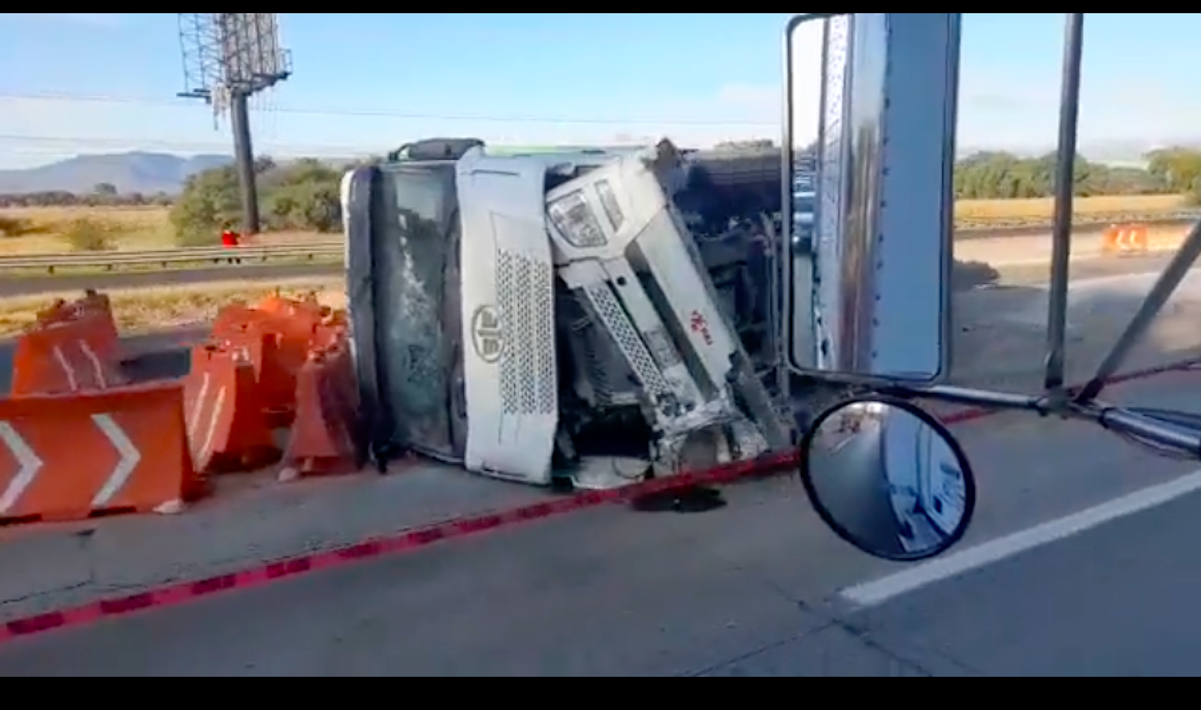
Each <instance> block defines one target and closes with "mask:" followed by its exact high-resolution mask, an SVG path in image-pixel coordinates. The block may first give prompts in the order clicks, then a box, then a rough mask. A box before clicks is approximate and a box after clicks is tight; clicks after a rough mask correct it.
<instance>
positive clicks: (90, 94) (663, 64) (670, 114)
mask: <svg viewBox="0 0 1201 710" xmlns="http://www.w3.org/2000/svg"><path fill="white" fill-rule="evenodd" d="M786 20H787V16H786V15H783V14H771V13H763V14H681V15H660V14H646V15H613V14H578V15H555V14H457V15H456V14H311V15H306V14H284V15H282V17H281V27H282V35H283V44H284V46H286V47H288V48H289V49H291V50H292V52H293V55H294V64H295V70H296V73H295V76H294V77H293V78H292V79H291V80H289V81H288V82H286V83H284V84H282V85H280V86H279V87H277V89H275V90H274V91H273V92H271V93H270V94H269V95H266V96H263V97H261V98H260V99H259V100H258V101H257V102H256V105H257V108H258V110H257V112H256V114H255V130H256V143H257V146H256V147H257V148H258V149H259V151H260V152H261V153H274V154H278V155H297V154H314V155H325V156H346V155H353V154H359V153H366V152H379V151H381V150H384V149H387V148H390V147H394V146H395V145H398V144H400V143H402V142H404V141H406V140H410V139H413V138H416V137H422V136H431V135H477V136H480V137H483V138H485V139H487V140H489V141H490V142H493V143H505V144H520V145H530V144H579V143H612V142H636V141H639V140H644V139H646V138H652V137H657V136H660V135H668V136H670V137H672V138H674V139H676V140H677V141H678V142H680V143H685V144H709V143H713V142H715V141H718V140H723V139H738V138H750V137H776V136H777V135H778V134H779V126H778V116H779V105H780V91H781V90H780V86H781V84H782V82H781V67H780V59H779V57H780V33H781V31H782V28H783V26H784V23H785V22H786ZM1087 26H1088V36H1087V40H1086V55H1087V56H1086V60H1085V71H1086V79H1085V88H1084V94H1085V98H1084V102H1085V103H1084V108H1083V118H1082V126H1081V133H1082V140H1083V141H1084V142H1085V144H1086V145H1087V144H1089V143H1097V142H1101V141H1105V142H1110V141H1137V142H1140V143H1146V144H1156V143H1168V142H1173V141H1180V140H1195V139H1198V138H1201V90H1198V88H1197V87H1198V83H1197V80H1196V78H1195V77H1194V76H1191V74H1192V73H1193V69H1192V68H1193V67H1195V66H1198V65H1199V62H1198V60H1199V59H1201V44H1199V43H1197V42H1196V39H1195V38H1196V37H1198V36H1201V15H1196V14H1189V13H1179V14H1101V13H1097V14H1090V15H1089V16H1088V21H1087ZM1062 35H1063V33H1062V15H1059V14H1045V15H1037V14H973V13H969V14H967V15H965V19H964V44H963V68H962V84H961V86H962V98H961V110H960V138H959V140H960V144H961V145H970V146H981V147H1000V148H1034V147H1043V146H1048V145H1051V144H1052V143H1053V140H1054V133H1055V121H1056V104H1057V101H1058V98H1057V97H1058V78H1059V77H1058V72H1059V66H1060V51H1061V49H1060V46H1061V42H1062ZM0 37H4V41H3V42H0V168H12V167H25V166H30V165H36V164H40V163H46V162H51V161H53V160H57V159H60V158H62V157H64V156H68V155H73V154H76V153H80V152H117V151H124V150H133V149H146V150H155V151H164V152H177V153H195V152H227V151H228V145H229V138H228V131H227V129H226V127H225V126H221V127H220V128H218V129H214V123H213V118H212V114H211V112H210V111H209V110H208V109H207V108H206V107H205V106H204V105H203V104H201V103H199V102H187V101H182V100H178V99H175V98H174V95H175V93H176V92H178V91H179V90H180V89H182V88H183V72H182V68H181V61H180V59H179V46H178V38H177V16H176V15H175V14H173V13H172V14H105V13H92V14H79V13H76V14H57V15H55V14H36V13H23V14H7V15H0Z"/></svg>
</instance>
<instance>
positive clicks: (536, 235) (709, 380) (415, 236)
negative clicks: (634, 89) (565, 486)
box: [343, 139, 789, 488]
mask: <svg viewBox="0 0 1201 710" xmlns="http://www.w3.org/2000/svg"><path fill="white" fill-rule="evenodd" d="M695 167H696V163H695V161H690V160H689V159H687V158H685V157H684V155H683V154H682V153H680V152H679V151H678V150H677V149H676V148H675V147H674V146H673V145H671V144H670V143H667V142H663V143H661V144H659V145H657V146H652V147H647V148H645V149H641V150H634V151H622V152H613V151H604V150H587V151H573V152H568V153H554V152H539V153H529V154H521V153H504V154H493V153H490V152H489V151H488V149H487V147H486V146H485V145H484V144H483V143H482V142H481V141H477V140H473V139H431V140H426V141H421V142H418V143H414V144H410V145H407V146H404V147H402V149H400V150H398V151H395V152H394V153H392V154H391V155H389V159H388V160H387V161H385V162H382V163H380V164H378V165H373V166H367V167H361V168H357V169H355V170H353V171H351V172H350V173H348V174H347V175H346V177H345V179H344V183H343V203H344V204H343V209H344V222H345V228H346V236H347V244H348V246H347V259H346V268H347V282H348V286H349V294H350V301H349V310H350V317H351V321H352V338H353V340H354V352H355V361H356V370H357V374H358V381H359V384H360V389H361V393H360V394H361V400H362V401H363V403H364V409H365V414H366V416H367V419H368V421H369V422H370V440H371V442H372V450H373V452H374V456H375V458H376V459H377V460H381V461H382V460H385V459H387V458H388V457H389V456H391V455H393V454H394V453H395V452H397V451H400V450H407V451H412V452H414V453H418V454H422V455H427V456H431V457H434V458H437V459H440V460H444V461H447V462H451V463H455V464H458V465H461V466H463V467H465V468H467V469H468V470H471V471H475V472H478V473H481V474H484V475H489V476H494V477H499V478H505V479H510V480H517V481H522V482H525V483H531V484H536V485H546V484H548V483H550V482H552V479H554V478H555V477H556V476H565V477H567V478H570V479H571V480H572V481H573V482H574V483H575V484H576V485H582V486H584V487H603V488H607V487H613V486H616V485H622V484H625V483H628V482H629V474H626V473H622V474H620V475H612V476H600V477H599V478H598V477H597V476H582V475H575V474H572V473H571V471H573V470H575V471H580V470H582V469H584V468H587V467H586V466H584V465H583V464H584V463H586V461H587V460H589V459H596V458H597V457H600V458H605V459H614V458H618V457H620V458H634V459H636V460H641V461H643V462H644V463H645V468H639V469H638V470H640V471H642V473H639V474H637V475H639V476H642V475H670V474H671V473H674V472H678V471H679V470H681V469H682V468H687V467H691V466H697V465H711V464H713V463H719V462H722V461H729V460H738V459H743V458H753V457H755V456H758V455H760V454H762V453H763V452H765V451H767V450H771V449H773V448H779V447H782V446H787V445H788V443H789V435H788V433H787V431H786V427H784V426H783V425H781V424H780V423H779V422H778V421H777V417H776V415H775V412H776V407H775V406H774V404H773V402H772V394H770V393H769V392H768V391H767V389H766V387H765V384H764V381H763V379H762V377H761V376H760V375H761V371H762V370H764V369H765V368H764V367H760V366H757V363H760V364H762V360H763V358H764V357H766V358H768V359H770V358H771V357H772V355H773V354H774V351H771V349H770V346H766V345H764V343H763V342H762V337H760V338H759V339H758V340H753V342H752V344H753V347H754V349H755V350H756V351H757V352H756V353H755V356H759V357H758V359H757V358H756V357H755V356H752V354H750V353H749V352H748V350H747V347H746V343H745V342H744V337H752V334H753V333H756V332H759V335H760V336H762V333H763V332H766V331H767V330H770V328H768V327H767V325H766V323H760V324H758V328H756V327H755V326H754V324H753V323H752V324H748V323H743V322H740V320H739V314H738V310H739V305H740V304H741V303H742V302H743V301H745V300H746V298H745V294H744V293H741V292H739V293H733V294H731V293H730V292H729V291H730V284H729V283H728V282H729V281H730V279H729V275H730V273H731V270H732V269H733V271H737V270H738V269H745V268H747V267H746V266H745V263H744V262H745V256H742V257H741V260H737V259H736V260H734V261H733V262H730V261H729V260H723V259H722V258H719V257H716V256H712V255H713V254H716V253H718V252H720V251H721V250H715V249H713V248H712V243H713V242H715V241H720V238H719V237H715V236H714V235H713V234H711V232H719V233H724V232H723V230H721V229H711V228H710V227H712V225H713V222H714V219H713V218H712V217H711V216H710V218H709V219H708V220H707V221H706V219H705V217H703V216H701V217H698V216H697V215H695V214H693V215H685V214H684V213H682V212H681V210H680V209H679V208H678V206H677V204H676V202H675V199H674V198H676V197H679V198H680V199H683V200H685V201H686V200H687V199H688V195H690V194H692V193H695V192H696V190H697V185H696V183H697V176H698V175H699V174H700V173H698V172H697V171H696V170H695ZM771 168H772V170H771V174H772V177H773V178H774V180H775V184H776V185H777V186H778V185H779V177H778V175H779V172H778V162H776V163H774V164H772V165H771ZM721 179H723V178H722V176H720V175H719V176H718V177H717V180H718V181H720V180H721ZM707 181H708V182H707V184H712V183H713V182H714V176H713V174H712V171H710V174H708V175H707ZM690 191H691V192H690ZM777 194H778V192H777ZM777 202H778V198H777ZM701 203H703V204H706V205H708V204H711V203H710V202H707V201H704V200H701ZM722 217H724V218H725V220H726V222H727V224H726V225H725V227H726V228H727V231H728V228H729V227H730V224H729V222H730V221H732V218H731V217H730V216H729V215H722ZM719 219H720V218H719ZM690 223H691V224H692V225H694V226H695V228H696V229H697V230H698V234H702V235H704V240H703V241H705V242H708V243H709V244H708V247H709V248H702V247H701V246H698V241H697V239H694V236H693V228H692V227H690V226H689V224H690ZM706 224H708V225H709V227H706V226H705V225H706ZM740 234H741V232H740ZM727 251H729V250H727ZM706 254H709V255H710V257H709V260H710V261H711V262H715V263H716V262H721V264H720V265H715V266H713V268H712V269H710V267H709V266H708V265H707V262H706ZM769 261H770V260H769ZM731 264H733V266H732V265H731ZM756 266H757V268H760V269H763V270H765V275H766V270H768V269H770V268H772V267H771V266H770V264H768V263H760V264H757V265H756ZM711 271H712V273H711ZM713 274H717V275H719V276H720V277H721V283H722V286H720V287H719V286H718V285H716V284H715V281H714V279H713V278H712V276H713ZM742 276H743V278H742V279H735V280H734V281H738V282H739V284H736V285H739V286H740V287H743V290H745V286H746V285H747V283H751V284H754V283H755V282H756V279H755V278H753V277H749V276H747V275H746V274H743V275H742ZM763 283H764V282H763V278H762V277H761V278H759V279H758V284H759V287H760V288H762V287H763ZM759 296H760V297H759V300H760V301H762V300H763V298H762V294H759ZM739 298H742V299H743V301H739V300H738V299H739ZM752 300H754V297H752ZM750 312H751V313H752V315H750V316H743V319H744V320H745V319H747V318H749V319H750V320H755V319H759V320H765V319H766V318H767V315H766V311H765V310H764V309H763V308H762V307H760V308H759V310H758V311H755V310H754V309H753V308H752V309H751V311H750ZM754 313H757V314H758V315H753V314H754ZM764 348H768V350H769V351H768V352H766V353H764V352H759V351H763V350H764ZM766 369H770V368H766ZM601 468H602V469H604V470H610V469H613V470H616V469H615V468H614V467H613V466H609V465H606V466H602V467H601ZM585 478H587V481H586V482H585V481H584V479H585Z"/></svg>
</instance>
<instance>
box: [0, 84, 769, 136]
mask: <svg viewBox="0 0 1201 710" xmlns="http://www.w3.org/2000/svg"><path fill="white" fill-rule="evenodd" d="M0 100H11V101H47V102H50V101H57V102H65V103H107V104H134V105H138V106H163V107H172V108H183V107H187V108H193V109H194V108H195V106H196V104H195V102H192V101H183V100H171V99H159V98H153V97H137V96H100V95H86V94H50V93H35V94H25V93H22V94H15V93H4V94H0ZM269 112H270V113H282V114H294V115H305V116H337V117H347V118H395V119H405V120H433V121H487V122H492V123H551V124H558V125H580V126H586V125H598V126H635V125H645V126H664V125H666V126H714V127H720V126H747V127H749V126H764V127H768V126H770V127H772V128H778V127H779V124H778V123H774V122H771V121H729V120H725V121H702V120H695V119H684V120H677V119H666V118H658V119H653V118H628V119H625V118H623V119H618V118H591V119H588V118H566V117H563V116H557V117H556V116H541V117H539V116H498V115H492V116H489V115H486V114H437V113H407V112H397V111H385V110H371V109H321V108H308V107H296V106H277V107H272V108H271V109H269Z"/></svg>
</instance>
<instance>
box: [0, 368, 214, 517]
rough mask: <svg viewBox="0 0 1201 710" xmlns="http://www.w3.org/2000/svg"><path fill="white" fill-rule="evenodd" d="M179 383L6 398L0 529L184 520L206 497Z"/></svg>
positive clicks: (0, 429)
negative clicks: (169, 516)
mask: <svg viewBox="0 0 1201 710" xmlns="http://www.w3.org/2000/svg"><path fill="white" fill-rule="evenodd" d="M182 407H183V390H182V388H181V387H180V385H179V384H178V383H174V382H173V383H170V384H155V385H147V386H135V387H126V388H121V389H113V390H107V391H104V392H91V393H85V394H72V395H48V396H35V397H14V398H11V399H0V451H3V453H0V524H14V523H24V522H39V521H66V520H80V519H84V518H89V517H96V516H97V515H104V514H115V513H126V512H159V513H175V512H178V511H179V510H181V509H182V508H183V505H184V504H185V503H186V502H188V501H191V500H194V499H196V498H197V497H199V496H200V495H202V494H203V492H204V487H203V483H202V481H201V480H200V479H199V478H198V477H197V476H196V474H195V472H194V470H193V468H192V464H191V459H190V457H189V456H188V449H187V442H186V439H185V437H184V421H183V408H182Z"/></svg>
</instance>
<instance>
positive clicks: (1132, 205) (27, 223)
mask: <svg viewBox="0 0 1201 710" xmlns="http://www.w3.org/2000/svg"><path fill="white" fill-rule="evenodd" d="M1184 207H1185V203H1184V199H1183V198H1182V197H1180V196H1177V195H1132V196H1113V197H1086V198H1080V199H1077V200H1076V210H1075V211H1076V216H1077V218H1079V219H1082V220H1089V219H1093V220H1100V219H1104V218H1105V217H1106V216H1112V217H1115V218H1119V217H1120V218H1123V219H1138V218H1143V219H1154V218H1155V217H1156V216H1159V215H1166V214H1170V213H1173V212H1176V211H1179V210H1181V209H1183V208H1184ZM1050 219H1051V200H1050V199H1031V200H960V201H959V202H956V203H955V221H956V223H957V224H958V225H959V226H961V227H986V226H989V225H992V224H995V225H997V226H999V227H1004V226H1021V225H1039V224H1044V223H1049V222H1050ZM81 220H82V221H83V222H86V223H89V224H90V225H91V226H92V227H93V228H94V229H93V231H98V232H101V233H103V234H104V235H106V236H105V237H104V238H105V239H106V240H107V241H108V242H110V244H109V248H112V249H118V250H122V251H139V250H145V249H170V248H172V247H173V246H175V232H174V230H173V229H172V227H171V223H170V220H169V219H168V218H167V209H166V208H164V207H21V208H5V209H0V254H30V253H54V252H66V251H71V250H73V249H78V247H77V246H75V244H77V243H78V239H74V240H73V239H72V238H71V236H70V235H71V234H72V232H73V231H74V232H78V231H79V230H78V227H79V224H80V222H81ZM215 238H216V235H214V239H215ZM330 238H336V237H334V236H333V235H318V234H309V233H288V234H265V235H262V236H260V237H258V238H257V241H259V242H260V243H272V242H285V241H286V242H289V243H296V242H297V241H305V240H320V239H330Z"/></svg>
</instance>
